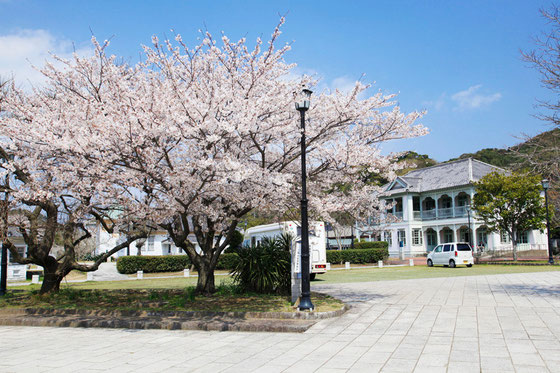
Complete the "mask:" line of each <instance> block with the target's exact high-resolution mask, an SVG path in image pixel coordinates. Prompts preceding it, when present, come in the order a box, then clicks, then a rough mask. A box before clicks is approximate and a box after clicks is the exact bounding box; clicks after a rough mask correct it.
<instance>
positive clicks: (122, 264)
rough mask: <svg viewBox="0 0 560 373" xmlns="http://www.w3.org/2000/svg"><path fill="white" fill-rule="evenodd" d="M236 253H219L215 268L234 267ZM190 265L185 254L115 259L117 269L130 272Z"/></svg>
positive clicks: (175, 269)
mask: <svg viewBox="0 0 560 373" xmlns="http://www.w3.org/2000/svg"><path fill="white" fill-rule="evenodd" d="M236 261H237V254H235V253H225V254H222V255H220V258H219V259H218V265H217V266H216V269H223V270H231V269H232V268H234V267H235V263H236ZM190 265H191V261H190V259H189V257H188V256H187V255H166V256H121V257H120V258H118V259H117V271H119V273H124V274H131V273H136V272H137V271H144V272H145V273H155V272H179V271H182V270H183V269H185V268H188V267H189V266H190Z"/></svg>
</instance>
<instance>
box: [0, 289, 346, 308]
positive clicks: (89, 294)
mask: <svg viewBox="0 0 560 373" xmlns="http://www.w3.org/2000/svg"><path fill="white" fill-rule="evenodd" d="M194 289H195V288H194V287H187V288H184V289H126V290H99V289H93V290H92V289H74V288H66V289H61V290H60V292H58V293H57V294H50V295H39V294H38V292H37V291H24V290H20V291H12V292H9V293H8V294H9V295H8V296H6V297H3V298H0V308H8V307H10V308H27V307H33V308H48V309H52V308H56V309H86V310H134V311H136V310H145V311H209V312H292V311H294V307H292V305H291V303H290V298H289V297H288V296H280V295H263V294H252V293H240V292H239V291H238V289H237V288H236V287H234V286H232V285H220V286H218V291H217V292H216V293H215V294H213V295H212V296H198V295H197V296H195V294H194ZM313 303H314V305H315V306H316V311H318V312H326V311H334V310H338V309H340V308H341V307H342V306H343V303H342V302H340V301H339V300H337V299H334V298H332V297H330V296H328V295H324V294H317V293H314V294H313Z"/></svg>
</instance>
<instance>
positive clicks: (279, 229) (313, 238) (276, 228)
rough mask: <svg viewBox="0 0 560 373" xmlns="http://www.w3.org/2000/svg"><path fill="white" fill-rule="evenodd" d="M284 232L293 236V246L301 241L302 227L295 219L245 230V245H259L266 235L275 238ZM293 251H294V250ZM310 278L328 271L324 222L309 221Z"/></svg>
mask: <svg viewBox="0 0 560 373" xmlns="http://www.w3.org/2000/svg"><path fill="white" fill-rule="evenodd" d="M283 233H288V234H290V235H291V236H292V237H293V241H292V247H295V245H297V244H298V243H299V242H300V241H301V227H300V226H299V223H297V222H294V221H285V222H280V223H274V224H265V225H258V226H256V227H251V228H249V229H247V230H246V231H245V239H244V241H243V245H251V246H255V245H257V244H258V243H259V242H260V241H261V240H262V239H263V238H264V237H270V238H273V237H275V236H279V235H281V234H283ZM292 252H293V251H292ZM309 259H310V260H309V261H310V265H311V268H310V271H309V273H310V278H311V279H312V280H313V279H315V276H316V275H318V274H322V273H326V272H327V232H326V230H325V224H324V223H323V222H310V223H309Z"/></svg>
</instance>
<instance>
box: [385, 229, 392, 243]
mask: <svg viewBox="0 0 560 373" xmlns="http://www.w3.org/2000/svg"><path fill="white" fill-rule="evenodd" d="M383 235H384V238H385V241H387V243H388V244H389V246H393V232H391V231H385V232H384V233H383Z"/></svg>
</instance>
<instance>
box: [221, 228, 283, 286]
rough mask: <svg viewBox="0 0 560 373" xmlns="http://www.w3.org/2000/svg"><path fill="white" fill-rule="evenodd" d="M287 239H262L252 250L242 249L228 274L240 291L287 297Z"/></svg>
mask: <svg viewBox="0 0 560 373" xmlns="http://www.w3.org/2000/svg"><path fill="white" fill-rule="evenodd" d="M290 242H291V238H290V237H289V236H287V237H286V235H282V236H277V237H275V238H273V239H270V238H265V239H263V240H262V241H261V242H259V244H258V245H257V246H256V247H246V248H243V250H240V251H239V253H238V256H239V259H238V261H237V263H236V266H235V267H234V268H233V270H232V271H231V273H232V274H233V279H234V281H235V283H236V284H237V285H238V286H239V287H240V288H241V289H243V290H244V291H252V292H255V293H261V294H272V293H287V292H289V290H290V281H291V274H290V269H291V255H290Z"/></svg>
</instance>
